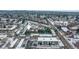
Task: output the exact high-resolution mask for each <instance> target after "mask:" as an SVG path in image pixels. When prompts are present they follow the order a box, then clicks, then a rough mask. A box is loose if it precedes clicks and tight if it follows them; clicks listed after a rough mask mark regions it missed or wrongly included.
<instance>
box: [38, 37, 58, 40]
mask: <svg viewBox="0 0 79 59" xmlns="http://www.w3.org/2000/svg"><path fill="white" fill-rule="evenodd" d="M38 41H58V39H57V38H56V37H38Z"/></svg>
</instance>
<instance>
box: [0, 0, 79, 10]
mask: <svg viewBox="0 0 79 59" xmlns="http://www.w3.org/2000/svg"><path fill="white" fill-rule="evenodd" d="M0 10H72V11H75V10H78V11H79V1H78V0H0Z"/></svg>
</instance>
